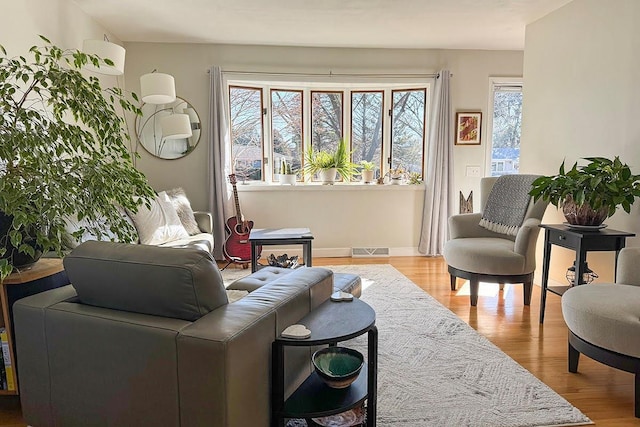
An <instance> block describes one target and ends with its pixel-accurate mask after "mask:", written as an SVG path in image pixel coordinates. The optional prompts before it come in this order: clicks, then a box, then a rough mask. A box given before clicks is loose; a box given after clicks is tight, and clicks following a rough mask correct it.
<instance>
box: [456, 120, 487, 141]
mask: <svg viewBox="0 0 640 427" xmlns="http://www.w3.org/2000/svg"><path fill="white" fill-rule="evenodd" d="M481 126H482V113H481V112H471V113H456V142H455V144H456V145H480V127H481Z"/></svg>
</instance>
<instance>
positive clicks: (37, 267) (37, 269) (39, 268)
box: [0, 258, 69, 395]
mask: <svg viewBox="0 0 640 427" xmlns="http://www.w3.org/2000/svg"><path fill="white" fill-rule="evenodd" d="M68 284H69V278H68V277H67V273H66V272H65V271H64V267H63V265H62V260H61V259H60V258H41V259H40V260H39V261H38V262H36V263H35V264H34V265H33V267H31V268H30V269H28V270H24V271H20V272H15V273H12V274H11V275H9V276H8V277H7V278H5V279H4V280H3V281H2V282H0V287H1V288H2V291H1V292H0V316H1V317H2V319H0V320H1V321H2V326H3V327H4V328H6V331H7V338H8V340H9V355H10V357H11V363H12V365H13V376H14V377H13V383H14V384H15V386H16V389H15V390H0V395H3V394H18V378H17V372H18V370H17V360H16V346H15V338H14V334H13V303H14V302H16V301H17V300H19V299H20V298H24V297H26V296H29V295H34V294H37V293H40V292H44V291H47V290H49V289H54V288H58V287H60V286H65V285H68Z"/></svg>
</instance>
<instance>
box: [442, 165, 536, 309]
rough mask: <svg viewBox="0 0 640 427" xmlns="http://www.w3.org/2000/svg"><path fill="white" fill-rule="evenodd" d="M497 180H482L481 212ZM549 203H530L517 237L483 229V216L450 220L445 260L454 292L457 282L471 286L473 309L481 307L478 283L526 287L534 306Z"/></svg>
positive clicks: (478, 214) (526, 295)
mask: <svg viewBox="0 0 640 427" xmlns="http://www.w3.org/2000/svg"><path fill="white" fill-rule="evenodd" d="M496 180H497V178H495V177H489V178H483V179H482V180H481V183H480V199H481V206H482V210H483V211H484V210H485V209H486V208H487V200H488V198H489V194H490V192H491V190H492V188H493V186H494V184H495V182H496ZM546 207H547V202H544V201H542V200H538V201H537V202H536V203H533V200H531V201H530V202H529V205H528V207H527V209H526V213H525V215H524V220H523V222H522V225H521V226H520V228H519V229H518V231H517V234H516V235H515V236H511V235H507V234H502V233H498V232H494V231H491V230H488V229H487V228H484V227H482V226H480V220H481V218H482V213H470V214H460V215H453V216H451V217H450V218H449V233H450V240H449V241H447V243H446V244H445V246H444V251H443V254H444V258H445V260H446V262H447V265H448V268H449V274H450V275H451V290H452V291H455V290H456V279H457V278H458V277H459V278H463V279H467V280H469V282H470V287H471V305H472V306H475V305H477V304H478V289H479V283H480V282H481V281H482V282H491V283H500V284H504V283H523V284H524V304H525V305H529V304H530V303H531V291H532V289H533V287H532V286H533V272H534V270H535V268H536V259H535V255H536V240H537V237H538V232H539V227H538V225H539V224H540V220H541V219H542V215H544V211H545V209H546Z"/></svg>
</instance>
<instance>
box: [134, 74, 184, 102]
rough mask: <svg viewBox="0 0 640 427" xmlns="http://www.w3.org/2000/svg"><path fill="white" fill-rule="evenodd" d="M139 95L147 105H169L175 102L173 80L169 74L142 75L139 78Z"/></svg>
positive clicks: (174, 84)
mask: <svg viewBox="0 0 640 427" xmlns="http://www.w3.org/2000/svg"><path fill="white" fill-rule="evenodd" d="M140 95H141V97H142V101H143V102H146V103H147V104H169V103H171V102H173V101H175V100H176V83H175V80H174V79H173V76H171V75H169V74H163V73H149V74H144V75H142V76H140Z"/></svg>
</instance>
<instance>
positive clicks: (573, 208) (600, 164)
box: [529, 156, 640, 227]
mask: <svg viewBox="0 0 640 427" xmlns="http://www.w3.org/2000/svg"><path fill="white" fill-rule="evenodd" d="M585 160H587V161H589V163H588V164H587V165H585V166H580V167H578V164H577V163H575V164H574V165H573V167H572V168H571V169H570V170H568V171H566V170H565V167H564V161H563V162H562V164H561V165H560V170H559V172H558V174H557V175H551V176H542V177H539V178H537V179H536V180H535V181H533V183H532V189H531V191H530V193H529V194H531V195H532V196H533V198H534V201H537V200H538V199H543V200H545V201H548V202H550V203H551V204H552V205H554V206H556V207H562V211H563V213H564V216H565V218H566V219H567V222H568V223H569V225H570V226H578V227H602V223H603V221H604V220H605V219H606V218H608V217H610V216H612V215H613V214H615V213H616V209H617V208H618V207H619V206H621V207H622V209H624V211H625V212H627V213H629V212H631V205H633V203H634V202H635V199H636V197H640V175H634V174H632V173H631V169H630V168H629V166H628V165H627V164H623V163H622V162H621V161H620V158H619V157H617V156H616V157H615V158H614V159H613V160H610V159H607V158H605V157H586V158H585Z"/></svg>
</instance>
